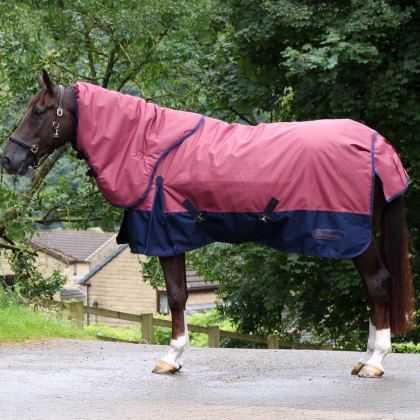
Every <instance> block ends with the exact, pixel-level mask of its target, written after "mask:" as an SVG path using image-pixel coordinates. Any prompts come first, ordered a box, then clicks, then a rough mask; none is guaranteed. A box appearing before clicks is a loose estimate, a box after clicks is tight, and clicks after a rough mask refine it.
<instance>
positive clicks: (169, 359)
mask: <svg viewBox="0 0 420 420" xmlns="http://www.w3.org/2000/svg"><path fill="white" fill-rule="evenodd" d="M184 324H185V327H184V335H181V336H180V337H178V338H177V339H176V340H174V339H172V340H171V350H169V353H168V354H167V355H166V356H165V357H163V358H162V361H163V362H166V363H169V364H170V365H172V366H176V368H177V369H180V368H181V366H182V360H181V356H182V353H183V352H184V351H185V350H186V349H187V348H188V342H189V337H188V328H187V314H186V313H185V311H184Z"/></svg>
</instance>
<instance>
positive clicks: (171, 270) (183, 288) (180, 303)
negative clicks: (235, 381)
mask: <svg viewBox="0 0 420 420" xmlns="http://www.w3.org/2000/svg"><path fill="white" fill-rule="evenodd" d="M160 264H161V266H162V270H163V275H164V277H165V283H166V291H167V294H168V304H169V308H170V309H171V315H172V339H171V349H170V351H169V353H168V354H167V355H166V356H164V357H163V358H162V359H161V360H160V361H159V362H158V363H157V364H156V366H155V368H154V369H153V371H152V372H153V373H175V372H177V371H178V370H180V369H181V367H182V360H181V356H182V353H183V352H184V351H185V350H186V349H187V347H188V341H189V340H188V329H187V322H186V315H185V304H186V302H187V298H188V292H187V282H186V273H185V254H180V255H175V256H173V257H161V258H160Z"/></svg>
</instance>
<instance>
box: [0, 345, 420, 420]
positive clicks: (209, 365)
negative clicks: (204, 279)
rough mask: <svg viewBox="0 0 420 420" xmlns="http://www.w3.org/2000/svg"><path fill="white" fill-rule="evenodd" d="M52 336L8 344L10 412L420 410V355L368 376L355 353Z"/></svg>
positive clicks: (414, 415)
mask: <svg viewBox="0 0 420 420" xmlns="http://www.w3.org/2000/svg"><path fill="white" fill-rule="evenodd" d="M166 350H167V349H166V348H165V347H161V346H147V345H133V344H121V343H110V342H99V341H76V340H52V341H45V342H40V343H32V344H20V345H10V346H8V345H6V346H4V345H3V346H1V345H0V419H2V420H8V419H25V420H26V419H59V420H62V419H64V420H67V419H77V420H81V419H153V420H154V419H251V418H261V419H292V418H293V419H340V420H341V419H416V420H418V419H420V355H400V354H391V355H390V356H388V358H387V360H386V362H387V363H386V367H387V369H388V370H387V372H386V374H385V376H384V377H383V378H381V379H376V380H375V379H373V380H372V379H359V378H357V377H354V376H351V375H350V374H349V373H350V370H351V367H352V365H353V363H354V362H355V361H356V359H357V354H356V353H352V352H324V351H298V350H241V349H190V350H189V351H188V353H187V354H186V357H185V363H186V365H185V366H184V368H183V369H182V371H181V372H179V373H178V374H175V375H154V374H152V373H150V371H151V369H152V368H153V366H154V363H155V362H156V361H157V360H158V359H159V357H160V356H161V355H163V354H164V353H165V352H166Z"/></svg>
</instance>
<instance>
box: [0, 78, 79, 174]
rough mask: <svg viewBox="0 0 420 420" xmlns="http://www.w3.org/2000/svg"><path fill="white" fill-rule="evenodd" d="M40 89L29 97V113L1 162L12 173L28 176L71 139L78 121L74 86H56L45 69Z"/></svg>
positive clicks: (6, 148)
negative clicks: (32, 168)
mask: <svg viewBox="0 0 420 420" xmlns="http://www.w3.org/2000/svg"><path fill="white" fill-rule="evenodd" d="M38 82H39V86H40V88H41V90H40V91H39V92H37V93H36V94H35V95H34V96H33V97H32V99H31V100H30V102H29V104H28V106H27V108H26V113H25V115H24V117H23V119H22V121H21V122H20V124H19V126H18V127H17V129H16V130H15V132H14V133H13V134H12V135H11V136H10V137H9V142H8V144H7V145H6V147H5V149H4V153H3V159H2V164H3V167H4V168H5V169H6V171H7V172H8V173H9V174H19V175H25V174H26V173H27V172H28V168H29V166H30V165H33V166H35V167H36V166H37V164H38V159H39V158H40V157H42V156H45V155H47V154H49V153H52V152H53V151H54V150H55V149H57V148H59V147H60V146H62V145H64V144H65V143H66V142H67V141H69V140H70V139H71V138H72V136H73V133H74V130H75V127H76V124H77V121H76V112H75V106H74V100H73V93H72V91H71V89H68V88H64V87H63V86H62V85H56V84H55V83H54V82H53V81H52V80H51V78H50V76H49V75H48V73H47V72H46V71H45V70H43V72H42V75H40V76H39V78H38Z"/></svg>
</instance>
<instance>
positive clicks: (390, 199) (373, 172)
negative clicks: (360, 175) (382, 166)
mask: <svg viewBox="0 0 420 420" xmlns="http://www.w3.org/2000/svg"><path fill="white" fill-rule="evenodd" d="M377 137H378V133H377V132H376V131H375V133H374V134H373V141H372V177H373V180H372V197H371V209H372V210H371V211H372V212H373V188H374V185H375V176H377V177H378V178H379V180H380V181H381V184H382V191H383V182H382V179H381V177H380V176H379V174H378V173H377V172H376V168H375V142H376V138H377ZM409 183H410V177H409V176H408V175H407V179H406V185H405V187H404V188H403V189H402V190H401V191H400V192H397V193H396V194H394V195H393V196H392V197H391V198H389V199H388V200H387V199H386V198H385V201H386V202H387V203H390V202H391V201H392V200H395V199H396V198H398V197H399V196H400V195H403V194H404V193H405V192H406V191H407V189H408V184H409Z"/></svg>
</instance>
